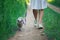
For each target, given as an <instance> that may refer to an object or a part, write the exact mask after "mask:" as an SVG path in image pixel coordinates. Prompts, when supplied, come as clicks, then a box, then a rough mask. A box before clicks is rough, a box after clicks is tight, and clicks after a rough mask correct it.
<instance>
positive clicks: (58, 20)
mask: <svg viewBox="0 0 60 40" xmlns="http://www.w3.org/2000/svg"><path fill="white" fill-rule="evenodd" d="M44 12H45V13H44V17H43V21H44V27H45V33H46V35H47V36H48V38H49V40H53V39H55V40H60V14H58V13H57V12H55V11H53V10H52V9H50V8H47V9H45V11H44Z"/></svg>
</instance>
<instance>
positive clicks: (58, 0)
mask: <svg viewBox="0 0 60 40" xmlns="http://www.w3.org/2000/svg"><path fill="white" fill-rule="evenodd" d="M50 3H51V4H53V5H55V6H57V7H60V0H54V1H52V2H50Z"/></svg>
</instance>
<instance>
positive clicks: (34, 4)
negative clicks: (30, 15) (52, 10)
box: [30, 0, 47, 9]
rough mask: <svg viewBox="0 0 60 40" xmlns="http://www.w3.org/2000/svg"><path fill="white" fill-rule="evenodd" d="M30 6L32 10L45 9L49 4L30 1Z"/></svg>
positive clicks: (43, 1) (39, 0) (42, 1)
mask: <svg viewBox="0 0 60 40" xmlns="http://www.w3.org/2000/svg"><path fill="white" fill-rule="evenodd" d="M30 6H31V8H32V9H45V8H47V2H46V0H30Z"/></svg>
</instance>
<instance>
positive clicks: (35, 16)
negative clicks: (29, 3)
mask: <svg viewBox="0 0 60 40" xmlns="http://www.w3.org/2000/svg"><path fill="white" fill-rule="evenodd" d="M37 13H38V12H37V10H35V9H33V15H34V18H35V20H37Z"/></svg>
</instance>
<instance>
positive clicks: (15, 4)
mask: <svg viewBox="0 0 60 40" xmlns="http://www.w3.org/2000/svg"><path fill="white" fill-rule="evenodd" d="M25 11H26V6H25V0H0V40H7V39H8V38H10V37H11V36H13V35H14V34H15V32H16V30H17V25H16V20H17V18H18V17H21V16H22V17H23V16H24V14H25Z"/></svg>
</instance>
